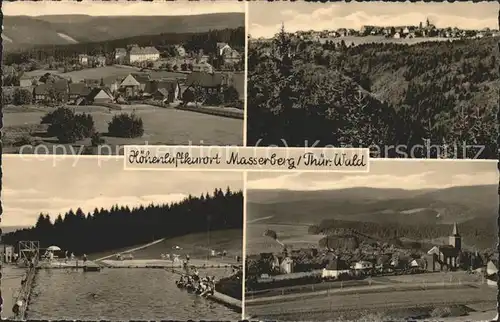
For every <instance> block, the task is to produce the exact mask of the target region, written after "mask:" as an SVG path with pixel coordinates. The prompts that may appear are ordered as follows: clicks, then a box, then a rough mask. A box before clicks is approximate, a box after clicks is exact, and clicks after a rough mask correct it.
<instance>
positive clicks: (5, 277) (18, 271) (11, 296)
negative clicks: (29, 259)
mask: <svg viewBox="0 0 500 322" xmlns="http://www.w3.org/2000/svg"><path fill="white" fill-rule="evenodd" d="M25 273H26V269H23V268H18V267H15V266H11V265H8V264H4V265H3V266H2V297H3V311H2V314H1V317H2V319H8V320H14V313H13V312H12V307H13V306H14V303H15V302H16V299H17V296H18V295H19V292H20V290H21V281H22V279H23V276H24V274H25Z"/></svg>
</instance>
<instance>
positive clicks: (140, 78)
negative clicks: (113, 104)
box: [119, 73, 150, 97]
mask: <svg viewBox="0 0 500 322" xmlns="http://www.w3.org/2000/svg"><path fill="white" fill-rule="evenodd" d="M149 81H150V78H149V75H148V74H139V73H132V74H129V75H128V76H127V77H125V78H124V79H123V81H122V82H121V84H120V88H119V89H120V90H121V91H123V92H124V94H125V96H126V97H132V96H138V95H140V94H141V93H142V92H144V89H145V88H146V84H147V83H148V82H149Z"/></svg>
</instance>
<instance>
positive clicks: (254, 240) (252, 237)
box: [247, 222, 324, 255]
mask: <svg viewBox="0 0 500 322" xmlns="http://www.w3.org/2000/svg"><path fill="white" fill-rule="evenodd" d="M267 229H270V230H274V231H275V232H276V234H277V235H278V239H279V241H280V242H282V243H284V244H285V245H286V246H287V247H291V248H292V249H299V248H310V247H318V242H319V240H320V239H321V238H323V237H324V236H323V235H311V234H309V233H308V231H307V230H308V226H307V225H300V224H297V225H294V224H264V223H260V222H255V223H247V254H248V255H251V254H259V253H262V252H266V253H267V252H273V253H279V252H281V251H282V246H281V245H280V244H279V243H277V242H276V241H274V240H273V239H272V238H271V237H267V236H264V232H265V231H266V230H267Z"/></svg>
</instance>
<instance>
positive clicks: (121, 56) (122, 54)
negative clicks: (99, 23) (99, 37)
mask: <svg viewBox="0 0 500 322" xmlns="http://www.w3.org/2000/svg"><path fill="white" fill-rule="evenodd" d="M126 57H127V50H126V49H125V48H116V49H115V60H116V61H123V60H125V58H126Z"/></svg>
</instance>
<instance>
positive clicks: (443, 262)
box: [427, 223, 462, 271]
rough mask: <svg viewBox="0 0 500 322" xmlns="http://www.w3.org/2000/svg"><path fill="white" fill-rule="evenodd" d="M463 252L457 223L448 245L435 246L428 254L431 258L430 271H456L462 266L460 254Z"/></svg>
mask: <svg viewBox="0 0 500 322" xmlns="http://www.w3.org/2000/svg"><path fill="white" fill-rule="evenodd" d="M461 252H462V237H461V236H460V234H459V233H458V227H457V224H456V223H455V224H454V225H453V231H452V233H451V235H450V236H449V242H448V245H443V246H434V247H432V248H431V249H430V250H429V251H428V252H427V254H428V255H430V256H431V258H430V259H431V260H430V265H429V269H430V270H432V271H442V270H455V269H457V268H458V267H459V265H460V260H459V257H460V253H461Z"/></svg>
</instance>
